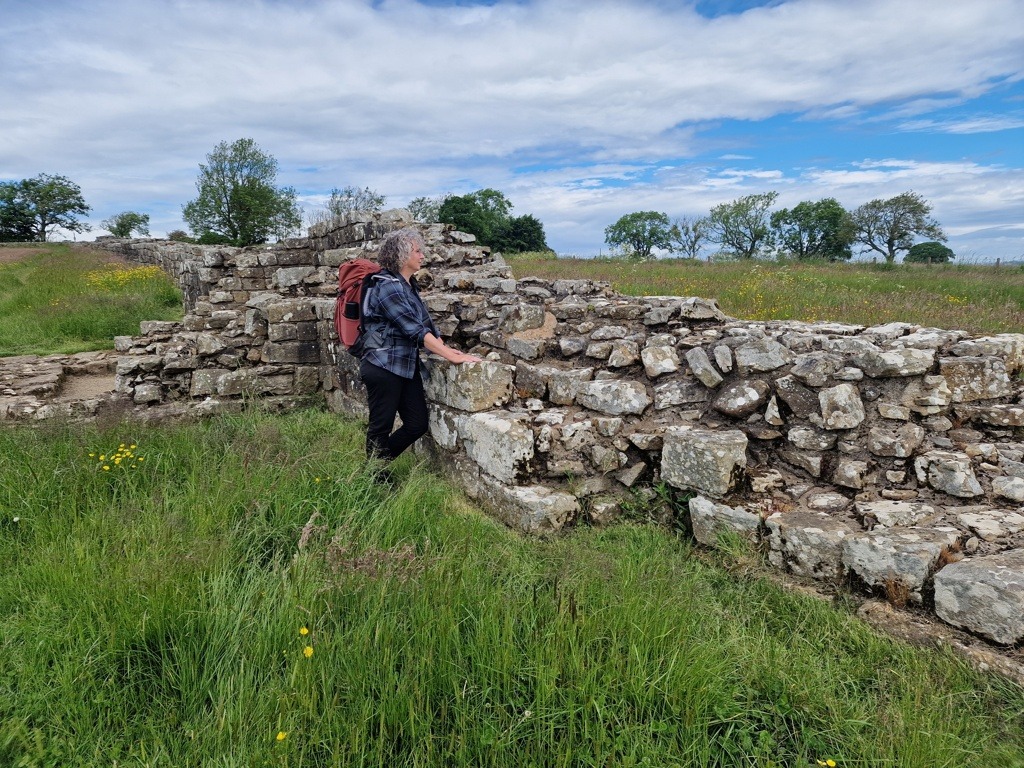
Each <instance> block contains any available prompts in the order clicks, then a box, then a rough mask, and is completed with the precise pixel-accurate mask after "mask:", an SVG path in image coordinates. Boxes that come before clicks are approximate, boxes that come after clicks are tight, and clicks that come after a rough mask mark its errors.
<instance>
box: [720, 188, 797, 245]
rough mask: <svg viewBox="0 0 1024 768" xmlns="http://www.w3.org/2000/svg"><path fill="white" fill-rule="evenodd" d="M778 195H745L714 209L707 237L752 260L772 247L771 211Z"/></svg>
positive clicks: (768, 193) (773, 193)
mask: <svg viewBox="0 0 1024 768" xmlns="http://www.w3.org/2000/svg"><path fill="white" fill-rule="evenodd" d="M778 196H779V193H778V192H763V193H761V194H757V195H746V196H744V197H741V198H739V199H737V200H733V201H732V202H731V203H722V204H721V205H716V206H715V207H714V208H712V209H711V213H710V215H709V216H708V233H709V235H708V237H709V239H710V240H711V242H713V243H718V244H719V245H721V246H723V247H724V248H726V249H727V250H729V251H732V252H733V253H735V254H736V255H737V256H739V257H740V258H743V259H752V258H754V257H755V256H757V255H758V253H760V252H761V251H763V250H765V249H767V248H770V247H771V245H772V239H773V238H772V230H771V227H770V226H769V213H768V211H769V209H770V208H771V207H772V205H774V204H775V200H776V199H777V198H778Z"/></svg>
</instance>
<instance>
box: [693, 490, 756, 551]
mask: <svg viewBox="0 0 1024 768" xmlns="http://www.w3.org/2000/svg"><path fill="white" fill-rule="evenodd" d="M689 507H690V525H691V527H692V528H693V538H695V539H696V540H697V541H699V542H700V543H701V544H704V545H706V546H709V547H713V546H715V545H716V544H718V538H719V536H721V535H722V534H723V533H726V532H732V533H738V534H739V535H740V536H742V537H743V538H744V539H747V540H748V541H751V542H756V541H757V537H758V532H759V531H760V528H761V518H760V517H758V516H757V515H755V514H753V513H752V512H747V510H745V509H744V508H743V507H730V506H729V505H728V504H717V503H715V502H713V501H711V500H710V499H706V498H704V497H703V496H695V497H693V498H692V499H690V504H689Z"/></svg>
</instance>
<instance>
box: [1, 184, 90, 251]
mask: <svg viewBox="0 0 1024 768" xmlns="http://www.w3.org/2000/svg"><path fill="white" fill-rule="evenodd" d="M91 210H92V208H90V207H89V206H88V205H86V203H85V200H84V199H83V198H82V190H81V188H80V187H79V186H78V185H77V184H75V183H74V182H73V181H71V180H70V179H68V178H67V177H66V176H51V175H50V174H48V173H41V174H39V175H38V176H35V177H33V178H31V179H22V180H21V181H8V182H0V240H4V241H7V242H12V241H19V240H38V241H40V242H45V241H46V238H47V237H48V236H49V235H50V233H51V232H52V230H54V229H56V228H61V229H66V230H68V231H69V232H88V231H89V225H88V224H86V223H85V222H82V221H79V220H78V217H79V216H84V215H86V214H87V213H89V211H91Z"/></svg>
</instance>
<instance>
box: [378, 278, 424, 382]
mask: <svg viewBox="0 0 1024 768" xmlns="http://www.w3.org/2000/svg"><path fill="white" fill-rule="evenodd" d="M367 293H368V295H367V297H366V301H365V302H364V306H363V333H364V334H366V335H369V334H371V333H373V332H380V333H381V334H382V337H383V340H384V341H383V344H382V345H381V346H380V347H379V348H374V349H367V350H366V351H365V352H364V353H363V360H366V361H367V362H369V363H371V364H372V365H376V366H377V367H378V368H383V369H384V370H386V371H391V373H394V374H395V375H397V376H401V377H402V378H404V379H411V378H412V377H413V376H414V375H415V374H416V362H417V360H418V359H419V351H420V347H421V346H423V338H424V337H425V336H426V335H427V334H428V333H432V334H434V335H435V336H437V337H438V338H440V334H439V333H438V332H437V326H435V325H434V321H433V320H431V319H430V313H429V312H427V307H426V305H425V304H424V303H423V299H421V298H420V292H419V289H418V288H417V286H416V281H415V280H410V281H409V282H406V281H405V280H404V279H403V278H402V276H401V275H396V274H395V273H394V272H388V271H386V270H382V271H380V272H378V273H377V274H375V275H373V277H371V279H370V286H369V290H368V291H367Z"/></svg>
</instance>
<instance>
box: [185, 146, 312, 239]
mask: <svg viewBox="0 0 1024 768" xmlns="http://www.w3.org/2000/svg"><path fill="white" fill-rule="evenodd" d="M276 180H277V160H275V159H274V158H273V157H271V156H270V155H268V154H265V153H264V152H263V151H262V150H260V148H259V147H257V146H256V142H254V141H253V140H252V139H238V140H236V141H234V142H232V143H231V144H228V143H227V142H226V141H222V142H221V143H220V144H218V145H217V146H216V147H214V149H213V151H212V152H211V153H210V154H209V155H207V156H206V165H203V164H200V165H199V178H198V179H197V180H196V189H197V190H198V191H199V197H197V198H196V199H195V200H191V201H189V202H188V203H186V204H185V205H184V206H182V209H181V212H182V217H183V218H184V219H185V221H186V223H187V224H188V225H189V228H190V229H191V230H192V232H193V234H195V235H196V236H197V237H198V239H199V240H200V241H203V240H204V238H205V239H207V240H209V239H211V236H212V239H224V240H226V241H227V242H230V243H231V244H233V245H241V246H244V245H254V244H257V243H265V242H267V240H268V239H270V237H271V236H274V237H278V238H281V237H286V236H288V235H289V234H292V233H294V232H296V231H297V230H298V229H299V227H300V226H301V224H302V215H301V213H300V211H299V207H298V205H297V203H296V194H295V190H294V189H293V188H292V187H277V186H275V182H276Z"/></svg>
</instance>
